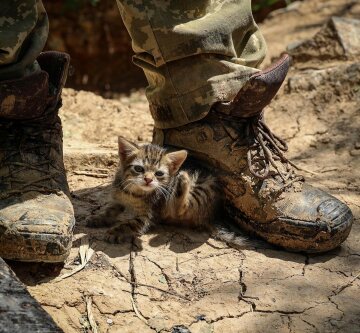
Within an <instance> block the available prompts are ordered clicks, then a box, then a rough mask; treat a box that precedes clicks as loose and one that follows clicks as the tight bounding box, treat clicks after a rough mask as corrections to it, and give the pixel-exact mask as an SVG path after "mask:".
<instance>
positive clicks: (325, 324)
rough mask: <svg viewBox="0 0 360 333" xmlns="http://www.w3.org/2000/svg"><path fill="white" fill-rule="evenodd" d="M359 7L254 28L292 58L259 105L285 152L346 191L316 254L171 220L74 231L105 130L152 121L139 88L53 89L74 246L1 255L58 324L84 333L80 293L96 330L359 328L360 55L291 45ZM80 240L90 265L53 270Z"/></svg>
mask: <svg viewBox="0 0 360 333" xmlns="http://www.w3.org/2000/svg"><path fill="white" fill-rule="evenodd" d="M359 14H360V4H359V3H358V2H357V1H353V2H351V1H345V0H344V1H342V0H341V1H335V0H331V1H325V0H323V1H316V0H309V1H304V2H301V3H298V4H297V5H295V6H294V5H293V7H292V9H291V8H290V9H287V10H280V12H277V13H274V14H272V16H271V18H270V19H268V20H267V21H265V22H264V24H263V25H262V30H263V32H264V34H265V36H266V38H267V41H268V44H269V59H270V58H272V57H276V56H277V55H279V54H280V52H281V51H283V50H284V49H285V48H286V46H287V45H289V44H292V46H291V50H292V51H291V52H292V53H293V54H294V55H295V63H294V66H293V68H292V70H291V71H290V73H289V75H288V79H287V81H286V82H285V84H284V86H283V89H282V91H281V92H280V94H279V95H278V97H277V98H276V99H275V100H274V101H273V102H272V104H271V105H270V106H269V107H268V108H267V112H266V114H267V120H268V123H269V124H270V126H271V128H272V129H274V131H275V132H276V133H278V134H280V135H281V136H282V137H283V138H285V139H286V140H287V142H288V144H289V147H290V149H289V153H288V156H289V157H290V158H291V159H292V160H293V161H294V162H295V163H296V164H298V165H299V166H300V167H302V168H305V169H307V170H310V171H312V172H313V173H304V175H305V176H306V178H307V181H309V182H310V183H311V184H316V185H317V186H319V187H321V188H322V189H325V190H327V191H329V192H330V193H331V194H333V195H334V196H336V197H338V198H339V199H341V200H343V201H345V202H346V203H347V204H348V205H349V206H350V208H351V209H352V211H353V213H354V216H355V221H354V226H353V230H352V232H351V234H350V236H349V238H348V239H347V240H346V241H345V243H344V244H343V245H342V246H341V247H340V248H339V249H336V250H334V251H331V252H329V253H326V254H323V255H304V254H294V253H288V252H285V251H282V250H278V249H248V250H241V251H240V250H236V249H233V248H231V247H229V246H227V245H226V244H223V243H221V242H218V241H215V240H213V239H211V238H209V236H208V234H206V233H199V232H194V231H189V230H181V229H176V228H169V227H159V228H157V229H156V230H152V231H151V232H150V233H149V234H147V235H145V236H143V237H141V240H139V241H136V242H135V243H133V244H130V243H126V244H122V245H111V244H107V243H106V242H104V241H103V240H102V237H103V234H104V230H94V229H89V228H86V227H85V226H84V219H85V217H86V216H88V215H89V214H91V213H94V212H95V211H96V210H97V209H98V208H99V207H100V206H101V205H103V204H104V203H105V202H106V193H107V189H108V184H109V183H110V182H111V177H112V174H113V172H114V170H115V167H116V163H117V157H116V136H117V135H119V134H121V135H124V136H125V137H127V138H129V139H133V140H139V141H150V140H151V129H152V120H151V117H150V116H149V113H148V110H147V102H146V98H145V96H144V92H143V91H137V92H134V93H133V94H131V95H130V96H120V97H119V98H117V99H113V100H106V99H103V98H102V97H99V96H96V95H94V94H92V93H89V92H83V91H80V92H78V91H74V90H71V89H65V91H64V94H63V96H64V106H63V108H62V111H61V116H62V119H63V122H64V144H65V160H66V167H67V170H68V177H69V183H70V187H71V190H72V200H73V203H74V208H75V212H76V218H77V225H76V229H75V236H74V246H73V249H72V251H71V255H70V258H69V259H68V260H67V262H66V263H65V266H64V268H61V267H58V266H49V265H34V264H32V265H31V264H13V267H14V269H15V270H16V272H17V273H18V274H19V277H20V278H21V279H22V280H23V282H24V283H26V284H27V285H28V288H29V291H30V293H31V294H32V295H33V296H34V297H35V298H36V299H37V300H39V302H40V303H41V304H42V305H43V307H44V308H45V309H46V311H48V312H49V313H50V314H51V315H52V316H53V318H54V319H55V321H56V322H57V323H58V324H59V325H60V327H62V328H63V329H64V331H65V332H84V331H85V332H90V331H91V330H90V328H89V325H90V324H89V319H88V310H87V309H86V301H85V300H86V298H87V297H88V299H89V300H90V301H89V303H91V309H92V312H93V316H94V318H95V320H96V322H97V324H98V326H99V332H131V333H132V332H136V333H140V332H141V333H143V332H144V333H147V332H164V333H165V332H174V333H176V332H177V333H185V332H189V331H190V332H192V333H210V332H213V333H223V332H224V333H232V332H234V333H235V332H236V333H243V332H249V333H256V332H259V333H260V332H270V333H271V332H347V333H348V332H360V304H359V299H360V279H359V274H360V224H359V216H360V197H359V194H360V191H359V190H360V181H359V178H360V168H359V166H360V164H359V158H360V157H359V156H360V138H359V126H360V113H359V111H360V109H359V108H360V103H359V101H360V84H359V77H360V62H359V56H354V55H350V54H344V55H342V56H339V55H338V54H335V55H334V56H333V57H332V56H329V57H328V58H327V60H326V61H325V60H323V59H320V58H316V56H313V58H311V59H310V60H309V59H308V60H306V61H304V60H303V58H304V57H302V55H303V53H301V52H303V51H302V49H301V47H300V49H299V47H298V48H296V47H294V45H295V44H293V43H294V42H295V41H300V40H304V39H307V38H311V37H312V36H313V35H314V34H315V33H316V32H317V31H319V30H320V28H321V27H322V26H323V24H324V23H325V22H326V21H327V20H328V18H329V17H330V16H333V15H336V16H341V17H356V16H358V17H359ZM327 45H328V44H327ZM324 52H325V51H324ZM85 238H88V239H89V240H90V246H91V247H92V248H94V249H95V254H94V255H93V256H92V258H91V260H90V262H89V263H88V264H87V265H86V266H85V268H84V269H83V270H82V271H80V272H78V273H76V274H75V275H73V276H71V277H68V278H66V279H64V280H62V281H58V282H57V281H56V280H54V278H55V277H56V276H58V275H59V274H60V275H62V274H64V273H66V272H68V271H70V270H71V269H73V268H74V267H77V266H78V265H79V246H80V243H81V240H83V241H84V239H85ZM60 270H61V271H60ZM176 325H183V326H178V327H175V326H176Z"/></svg>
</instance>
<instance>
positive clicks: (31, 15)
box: [0, 0, 49, 80]
mask: <svg viewBox="0 0 360 333" xmlns="http://www.w3.org/2000/svg"><path fill="white" fill-rule="evenodd" d="M48 31H49V22H48V18H47V15H46V12H45V9H44V6H43V4H42V2H41V0H1V2H0V80H8V79H16V78H20V77H22V76H25V75H28V74H31V73H34V72H36V71H38V70H40V67H39V65H38V63H37V62H36V58H37V56H38V55H39V54H40V52H41V51H42V49H43V48H44V45H45V43H46V39H47V36H48Z"/></svg>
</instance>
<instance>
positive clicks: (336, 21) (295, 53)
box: [287, 17, 360, 62]
mask: <svg viewBox="0 0 360 333" xmlns="http://www.w3.org/2000/svg"><path fill="white" fill-rule="evenodd" d="M287 51H288V53H289V54H290V55H291V56H292V57H293V59H294V61H295V62H306V61H308V60H311V59H318V60H329V59H353V58H355V57H356V56H358V55H360V20H357V19H349V18H342V17H331V18H330V20H329V21H328V22H327V23H326V24H325V25H324V26H323V28H322V29H321V30H320V31H319V32H318V33H317V34H316V35H315V36H314V37H313V38H311V39H308V40H305V41H303V42H293V43H291V44H289V45H288V47H287Z"/></svg>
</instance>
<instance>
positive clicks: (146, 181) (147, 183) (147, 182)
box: [144, 177, 153, 185]
mask: <svg viewBox="0 0 360 333" xmlns="http://www.w3.org/2000/svg"><path fill="white" fill-rule="evenodd" d="M144 180H145V183H146V185H149V184H150V183H151V182H152V181H153V180H152V178H147V177H145V178H144Z"/></svg>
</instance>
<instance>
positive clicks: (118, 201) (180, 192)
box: [88, 137, 241, 243]
mask: <svg viewBox="0 0 360 333" xmlns="http://www.w3.org/2000/svg"><path fill="white" fill-rule="evenodd" d="M119 156H120V167H119V169H118V170H117V172H116V175H115V179H114V182H113V184H112V192H111V201H110V203H109V204H108V205H107V206H106V207H105V208H104V209H103V211H101V212H100V213H99V214H98V215H96V216H92V217H90V219H89V220H88V226H92V227H103V226H111V227H112V228H111V229H110V230H109V231H108V233H107V235H108V236H107V240H108V241H110V242H114V243H120V242H122V241H124V240H125V239H127V238H129V237H132V236H133V235H142V234H144V233H145V232H146V231H147V230H148V228H149V227H150V226H151V225H152V224H153V223H155V222H165V223H168V224H169V223H170V224H176V225H180V226H188V227H208V228H210V226H211V225H213V222H214V219H215V216H216V215H217V212H218V209H219V208H220V205H221V196H220V195H219V193H220V191H219V185H218V183H217V180H216V179H215V178H214V177H213V176H211V175H206V176H203V175H200V173H198V172H194V173H190V172H188V171H184V170H182V171H179V169H180V167H181V166H182V164H183V163H184V161H185V159H186V157H187V152H186V151H185V150H180V151H175V152H167V151H166V150H165V149H163V148H161V147H159V146H157V145H153V144H146V145H141V146H138V145H135V144H133V143H130V142H129V141H127V140H125V139H124V138H122V137H119ZM210 229H211V228H210ZM220 234H221V237H220V238H222V239H223V240H225V241H229V240H231V239H230V238H233V237H232V236H229V235H230V234H227V233H226V232H224V231H220ZM229 237H230V238H229ZM224 238H225V239H224ZM240 242H241V241H240ZM237 243H239V241H237Z"/></svg>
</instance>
